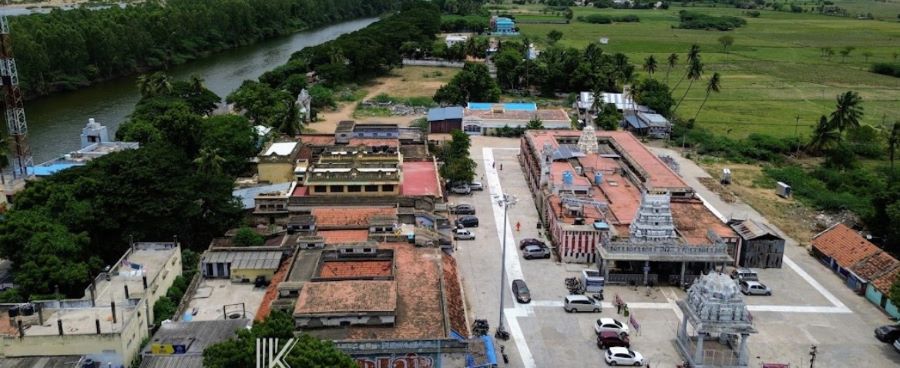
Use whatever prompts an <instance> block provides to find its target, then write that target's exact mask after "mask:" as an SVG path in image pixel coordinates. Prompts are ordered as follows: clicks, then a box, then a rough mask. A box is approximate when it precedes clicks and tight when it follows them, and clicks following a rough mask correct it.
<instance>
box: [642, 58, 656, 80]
mask: <svg viewBox="0 0 900 368" xmlns="http://www.w3.org/2000/svg"><path fill="white" fill-rule="evenodd" d="M644 71H645V72H647V73H648V74H650V78H653V73H654V72H656V58H654V57H653V55H650V56H648V57H647V58H646V59H644Z"/></svg>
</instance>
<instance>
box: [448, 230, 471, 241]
mask: <svg viewBox="0 0 900 368" xmlns="http://www.w3.org/2000/svg"><path fill="white" fill-rule="evenodd" d="M453 239H456V240H475V234H472V232H471V231H469V230H468V229H456V231H455V232H454V233H453Z"/></svg>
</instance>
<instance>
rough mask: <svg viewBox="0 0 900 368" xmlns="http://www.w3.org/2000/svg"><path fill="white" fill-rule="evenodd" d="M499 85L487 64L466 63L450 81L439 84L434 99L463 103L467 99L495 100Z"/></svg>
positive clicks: (442, 101) (455, 103) (436, 100)
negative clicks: (492, 76)
mask: <svg viewBox="0 0 900 368" xmlns="http://www.w3.org/2000/svg"><path fill="white" fill-rule="evenodd" d="M499 100H500V87H498V86H497V82H496V81H495V80H494V78H491V73H490V71H488V68H487V66H485V65H484V64H478V63H468V62H467V63H466V64H465V66H463V69H462V71H460V72H459V73H458V74H456V75H455V76H453V79H451V80H450V83H448V84H446V85H443V86H441V88H439V89H438V90H437V92H435V94H434V101H435V102H438V103H441V104H449V105H465V104H466V103H467V102H469V101H478V102H497V101H499Z"/></svg>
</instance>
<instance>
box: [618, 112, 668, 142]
mask: <svg viewBox="0 0 900 368" xmlns="http://www.w3.org/2000/svg"><path fill="white" fill-rule="evenodd" d="M624 118H625V121H624V123H623V127H624V128H625V130H628V131H631V132H634V134H637V135H640V136H644V137H650V138H657V139H664V138H668V137H669V135H670V134H671V133H672V123H670V122H669V120H668V119H666V117H665V116H662V115H660V114H657V113H655V112H642V111H637V112H626V113H625V115H624Z"/></svg>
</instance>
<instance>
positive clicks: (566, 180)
mask: <svg viewBox="0 0 900 368" xmlns="http://www.w3.org/2000/svg"><path fill="white" fill-rule="evenodd" d="M573 183H575V177H574V176H572V172H571V171H563V184H565V185H572V184H573Z"/></svg>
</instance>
